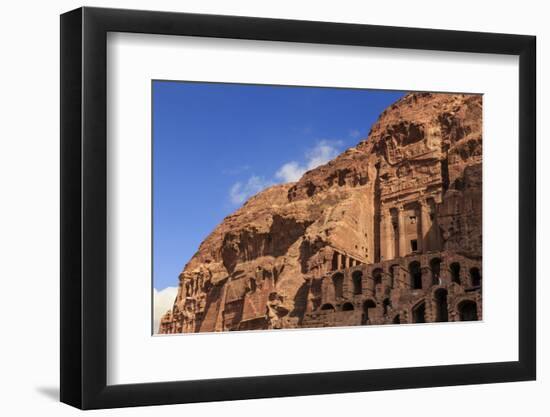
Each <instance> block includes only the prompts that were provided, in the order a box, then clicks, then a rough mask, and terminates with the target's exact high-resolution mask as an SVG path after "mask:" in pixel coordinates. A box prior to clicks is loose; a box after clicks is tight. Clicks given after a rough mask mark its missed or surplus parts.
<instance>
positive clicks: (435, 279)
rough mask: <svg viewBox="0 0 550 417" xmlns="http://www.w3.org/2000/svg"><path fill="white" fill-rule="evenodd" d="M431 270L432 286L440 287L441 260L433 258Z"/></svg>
mask: <svg viewBox="0 0 550 417" xmlns="http://www.w3.org/2000/svg"><path fill="white" fill-rule="evenodd" d="M430 269H431V270H432V285H439V276H440V275H441V259H440V258H432V260H430Z"/></svg>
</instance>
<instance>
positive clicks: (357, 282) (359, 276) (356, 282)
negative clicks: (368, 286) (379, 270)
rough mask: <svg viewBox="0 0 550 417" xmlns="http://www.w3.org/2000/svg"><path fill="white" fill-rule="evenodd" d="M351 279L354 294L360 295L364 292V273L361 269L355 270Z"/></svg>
mask: <svg viewBox="0 0 550 417" xmlns="http://www.w3.org/2000/svg"><path fill="white" fill-rule="evenodd" d="M351 279H352V281H353V294H355V295H360V294H362V292H363V273H362V272H361V271H355V272H354V273H353V274H352V276H351Z"/></svg>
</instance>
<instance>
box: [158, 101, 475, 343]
mask: <svg viewBox="0 0 550 417" xmlns="http://www.w3.org/2000/svg"><path fill="white" fill-rule="evenodd" d="M481 158H482V102H481V96H479V95H465V94H432V93H411V94H407V95H406V96H405V97H403V98H402V99H400V100H399V101H397V102H396V103H394V104H393V105H391V106H390V107H389V108H387V109H386V110H385V111H384V112H383V113H382V114H381V115H380V117H379V119H378V121H377V122H376V123H375V124H374V125H373V126H372V129H371V131H370V133H369V135H368V137H367V139H365V140H363V141H361V142H360V143H359V144H358V145H357V146H355V147H352V148H350V149H348V150H346V151H345V152H343V153H342V154H341V155H339V156H338V157H336V158H335V159H333V160H332V161H330V162H329V163H327V164H325V165H323V166H320V167H318V168H315V169H313V170H311V171H309V172H306V173H305V174H304V175H303V176H302V178H301V179H300V180H299V181H298V182H296V183H290V184H282V185H276V186H273V187H271V188H268V189H266V190H264V191H262V192H260V193H259V194H257V195H256V196H254V197H252V198H250V199H249V200H248V201H247V202H246V203H245V204H244V205H243V206H242V207H241V208H240V209H238V210H237V211H235V212H234V213H233V214H231V215H230V216H228V217H226V218H225V219H224V220H223V222H222V223H221V224H220V225H218V226H217V227H216V229H215V230H214V231H213V232H212V233H211V234H210V235H209V236H208V237H207V238H206V239H205V240H204V241H203V242H202V244H201V245H200V247H199V249H198V251H197V252H196V254H195V255H194V256H193V257H192V259H191V260H190V261H189V262H188V263H187V265H185V268H184V269H183V272H182V273H181V275H180V277H179V280H180V283H179V291H178V296H177V299H176V301H175V304H174V307H173V309H172V311H170V312H168V313H167V315H166V316H164V318H163V321H162V323H163V324H162V325H161V332H164V333H172V332H199V331H200V332H204V331H222V330H237V329H263V328H285V327H299V326H300V325H301V319H302V317H303V315H304V313H305V312H306V311H308V309H309V310H311V309H315V308H318V305H317V306H316V305H315V303H314V300H313V299H314V298H315V292H314V291H313V290H312V289H311V282H312V281H311V280H312V279H313V278H319V277H322V276H323V274H325V273H327V272H328V271H331V270H336V269H340V268H341V267H342V266H343V267H353V266H356V265H361V264H365V265H368V264H373V263H376V262H380V261H383V260H387V259H392V258H398V257H402V256H406V255H407V254H409V253H416V252H422V253H428V252H430V251H447V250H449V251H453V252H457V253H460V254H461V255H462V256H466V257H468V258H473V259H475V258H478V259H479V258H480V257H481V177H482V169H481V167H482V165H481V162H482V161H481ZM423 207H424V209H423ZM422 210H424V211H422ZM400 213H401V214H400ZM402 213H405V215H403V214H402ZM417 215H418V221H419V224H420V223H421V224H422V227H421V228H416V226H415V227H414V228H413V229H414V230H413V229H410V230H412V232H410V231H409V229H407V228H410V227H412V225H414V224H416V216H417ZM403 216H405V217H406V219H407V220H408V219H410V222H411V225H409V224H408V223H407V224H405V223H404V222H405V221H404V220H403V218H405V217H403ZM407 216H408V217H407ZM397 230H399V231H401V232H400V233H397V232H396V231H397ZM417 230H418V233H417ZM411 233H412V234H411ZM411 245H412V246H411ZM343 260H344V261H343ZM342 262H345V263H344V264H343V263H342ZM306 283H308V285H306Z"/></svg>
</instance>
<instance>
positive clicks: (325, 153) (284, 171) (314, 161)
mask: <svg viewBox="0 0 550 417" xmlns="http://www.w3.org/2000/svg"><path fill="white" fill-rule="evenodd" d="M341 145H342V142H341V141H338V140H320V141H319V142H317V144H316V145H315V146H314V147H313V148H312V149H309V150H308V151H307V152H306V154H305V162H304V163H303V164H300V163H299V162H297V161H290V162H287V163H286V164H284V165H283V166H282V167H281V168H279V170H278V171H277V172H276V173H275V178H277V179H278V180H280V181H282V182H294V181H298V180H299V179H300V178H301V176H302V175H304V173H305V172H306V171H309V170H310V169H313V168H317V167H318V166H320V165H323V164H326V163H327V162H328V161H330V160H331V159H334V158H335V157H336V156H337V155H338V153H339V152H340V150H339V147H340V146H341Z"/></svg>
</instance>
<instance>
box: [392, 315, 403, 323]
mask: <svg viewBox="0 0 550 417" xmlns="http://www.w3.org/2000/svg"><path fill="white" fill-rule="evenodd" d="M392 323H393V324H401V318H400V317H399V314H398V315H397V316H395V317H394V318H393V321H392Z"/></svg>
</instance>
